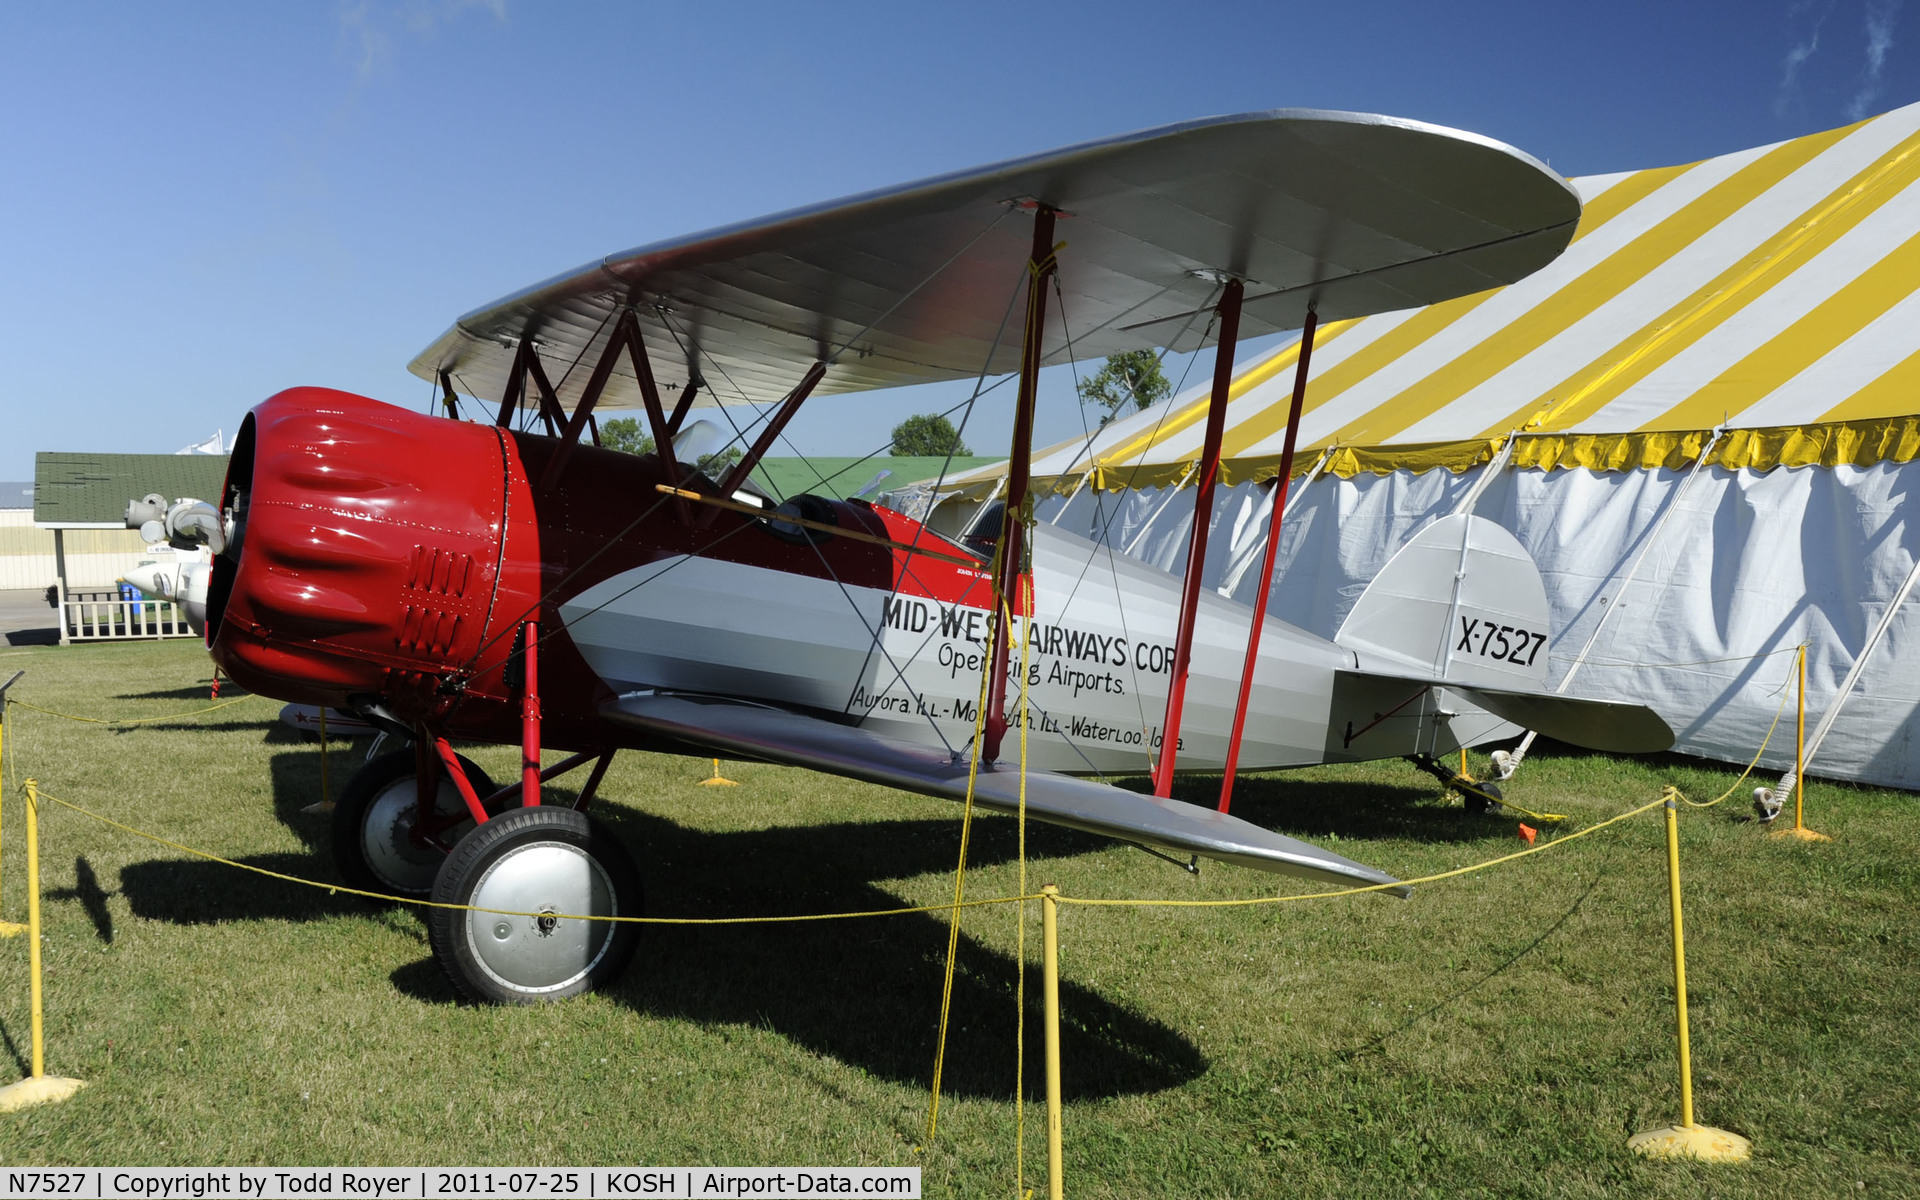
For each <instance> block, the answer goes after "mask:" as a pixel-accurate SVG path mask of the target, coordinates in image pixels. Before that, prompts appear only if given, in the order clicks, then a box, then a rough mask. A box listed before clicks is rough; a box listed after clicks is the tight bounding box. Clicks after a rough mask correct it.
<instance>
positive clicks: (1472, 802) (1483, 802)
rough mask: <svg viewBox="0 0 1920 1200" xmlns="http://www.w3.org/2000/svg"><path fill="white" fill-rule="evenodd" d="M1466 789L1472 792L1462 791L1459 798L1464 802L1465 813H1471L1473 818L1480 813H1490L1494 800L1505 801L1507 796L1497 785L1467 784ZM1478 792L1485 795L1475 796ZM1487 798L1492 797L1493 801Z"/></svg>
mask: <svg viewBox="0 0 1920 1200" xmlns="http://www.w3.org/2000/svg"><path fill="white" fill-rule="evenodd" d="M1467 787H1469V788H1472V789H1473V790H1472V791H1465V790H1463V791H1462V792H1461V793H1460V798H1461V799H1462V800H1464V801H1465V802H1466V805H1467V811H1468V812H1469V813H1472V814H1473V815H1474V816H1480V815H1481V814H1482V813H1489V812H1492V811H1493V801H1494V800H1504V799H1506V795H1507V794H1506V793H1505V792H1503V791H1501V790H1500V785H1499V784H1497V783H1471V784H1468V785H1467ZM1479 792H1485V793H1486V795H1484V796H1483V795H1478V794H1476V793H1479ZM1487 796H1491V797H1493V800H1489V799H1487Z"/></svg>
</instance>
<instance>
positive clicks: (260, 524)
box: [207, 388, 898, 750]
mask: <svg viewBox="0 0 1920 1200" xmlns="http://www.w3.org/2000/svg"><path fill="white" fill-rule="evenodd" d="M560 451H561V444H560V442H559V441H557V440H556V439H554V438H552V437H543V436H539V435H536V434H530V433H519V432H511V431H508V430H505V429H501V428H498V427H496V426H492V425H479V424H474V423H471V422H462V421H452V420H447V419H446V418H443V417H435V416H428V415H425V414H422V413H414V412H408V411H407V410H405V409H401V408H395V407H393V406H392V405H388V404H382V403H380V402H379V401H376V400H369V399H366V398H365V397H362V396H355V395H351V394H349V393H346V392H336V391H331V390H328V389H325V388H292V389H289V390H288V391H284V392H281V393H279V394H278V395H276V396H274V397H272V398H271V399H269V400H267V401H266V402H265V403H264V404H262V405H260V406H259V407H258V408H256V409H254V410H253V412H251V413H249V414H248V415H247V418H246V421H245V423H244V424H243V425H242V426H241V429H240V435H239V437H238V439H237V440H236V442H235V445H234V452H233V458H232V461H231V463H230V465H229V467H228V472H227V482H226V486H225V489H224V492H223V496H222V500H221V509H222V512H223V513H224V514H225V515H226V518H227V520H228V522H229V524H230V526H231V529H232V533H231V535H230V537H229V539H228V543H229V544H228V548H227V550H226V552H225V553H224V554H222V555H221V556H220V557H219V558H218V559H217V560H216V563H215V568H214V575H213V581H212V584H211V586H210V587H209V589H208V595H207V645H208V648H209V649H210V650H211V651H212V653H213V657H214V661H215V662H217V663H218V664H219V665H220V666H221V668H222V669H224V670H225V671H226V672H227V673H228V674H229V675H231V676H232V677H233V678H234V679H235V680H236V681H237V682H239V683H240V684H242V685H244V686H245V687H248V688H250V689H252V690H254V691H256V692H259V693H261V694H263V695H268V696H274V697H278V698H280V699H285V700H297V701H302V702H305V703H310V704H325V705H330V706H336V707H345V708H354V709H358V710H361V711H369V709H370V707H371V706H373V705H378V706H379V709H378V711H382V712H384V713H386V714H388V715H390V716H392V717H393V718H394V719H395V720H396V721H398V722H400V723H402V724H404V725H406V726H407V727H408V728H409V729H412V728H414V727H417V726H422V725H424V726H425V727H427V728H428V729H429V730H430V731H432V732H433V733H436V734H444V735H447V736H454V737H467V738H474V739H478V740H484V741H505V742H511V741H518V740H519V739H520V728H519V708H518V701H519V698H520V692H519V684H518V680H517V678H512V676H514V675H515V674H516V671H515V670H512V669H510V668H517V666H518V663H519V661H520V660H519V658H518V657H517V656H516V655H515V654H514V647H515V645H516V639H517V638H518V637H519V635H520V633H521V630H522V627H523V625H524V624H525V623H526V622H528V621H538V622H539V627H540V630H541V640H540V654H539V672H540V680H539V683H540V693H541V696H542V705H541V707H542V709H543V723H544V732H543V734H542V739H541V740H542V742H543V743H544V744H546V745H548V746H552V747H554V748H555V749H574V750H585V749H597V748H606V747H608V746H611V745H613V744H617V743H619V742H621V741H623V740H624V739H625V738H627V737H631V736H632V735H630V734H622V733H621V732H620V731H619V730H618V729H616V728H615V727H613V726H610V725H609V724H607V723H606V722H603V721H601V720H600V718H599V716H598V713H599V709H600V706H601V704H602V703H604V702H605V701H606V700H608V699H610V698H611V693H610V692H609V691H608V690H607V688H606V686H605V685H604V684H603V683H602V682H601V681H600V680H599V679H598V677H596V676H595V675H594V674H593V672H592V671H591V670H590V669H589V668H588V666H587V664H586V662H585V661H584V660H583V659H582V658H581V657H580V654H579V651H578V650H577V649H576V648H575V647H574V645H573V643H572V641H571V639H569V638H568V637H567V635H566V632H565V630H564V629H563V627H562V625H561V621H560V616H559V611H558V608H559V605H560V604H561V603H563V602H564V601H565V600H567V599H568V598H569V597H571V596H573V595H575V594H577V593H578V592H580V591H582V590H584V589H585V588H587V587H589V586H591V585H592V584H594V583H596V582H598V581H600V580H602V579H607V578H610V577H612V576H614V575H616V574H618V573H620V572H623V571H628V570H631V569H633V568H636V567H639V566H642V565H644V564H647V563H650V562H654V561H657V560H659V559H661V558H665V557H669V556H677V555H702V556H706V557H711V558H716V559H723V560H728V561H732V562H738V563H745V564H749V565H753V566H760V567H765V568H768V569H772V570H778V571H783V572H792V573H799V574H811V575H818V576H820V577H823V578H832V579H835V580H838V581H841V582H843V583H848V584H860V585H863V586H866V587H872V588H886V587H890V586H893V585H894V582H895V561H894V556H893V555H892V554H891V553H890V552H889V551H887V550H886V549H884V548H883V547H881V546H879V545H875V544H873V543H872V542H862V541H857V540H854V539H851V538H834V539H831V540H829V541H828V542H827V543H826V544H825V545H814V544H813V543H812V542H810V541H809V542H805V543H804V544H800V545H796V544H794V543H793V542H791V541H789V540H784V539H782V538H781V537H779V536H776V535H775V534H774V533H771V532H769V531H768V529H767V528H766V527H765V526H764V523H763V522H759V521H757V520H756V519H755V518H754V517H752V516H743V515H740V514H738V513H721V512H716V511H714V510H713V509H710V508H704V509H703V508H700V507H699V506H689V505H688V504H687V503H686V502H685V501H684V500H672V501H669V500H668V499H666V498H664V497H662V496H661V495H660V494H659V492H658V490H657V485H659V484H661V483H663V482H665V476H664V475H663V473H662V472H663V469H664V468H663V466H662V464H661V463H660V462H659V460H658V459H656V458H655V457H654V456H652V455H645V456H639V457H636V456H634V455H630V454H619V453H615V452H613V451H611V450H601V449H597V448H595V447H592V446H576V447H574V448H572V450H571V453H570V454H569V456H568V458H567V460H566V464H565V469H564V471H562V472H560V474H559V477H558V483H557V486H554V487H552V488H545V487H536V486H535V485H534V483H533V482H532V481H533V480H543V481H544V479H545V477H546V473H547V468H548V464H549V462H550V461H551V459H552V457H553V456H554V455H555V454H556V453H559V452H560ZM676 479H677V483H678V484H679V486H684V487H692V488H698V489H701V490H704V491H708V492H712V491H714V490H715V489H714V486H713V484H712V483H710V482H709V481H707V480H706V479H704V478H703V477H699V476H677V477H676ZM828 507H829V509H830V510H831V512H832V514H833V515H832V520H833V521H835V522H838V523H841V524H843V525H844V526H846V527H847V528H849V529H859V530H863V531H864V532H865V533H867V534H868V535H870V536H872V537H885V536H888V535H889V533H890V530H889V527H888V526H887V525H886V524H885V522H884V520H883V518H882V517H881V516H880V515H879V514H877V513H876V512H875V511H874V510H873V509H871V508H869V507H866V506H861V505H855V504H848V503H844V502H841V503H834V504H830V505H828ZM896 519H898V518H896ZM796 636H803V634H801V633H800V632H799V631H796Z"/></svg>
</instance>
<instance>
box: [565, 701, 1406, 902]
mask: <svg viewBox="0 0 1920 1200" xmlns="http://www.w3.org/2000/svg"><path fill="white" fill-rule="evenodd" d="M601 712H602V714H603V715H604V716H606V718H607V719H608V720H610V721H613V722H615V723H616V724H621V725H626V726H629V727H631V728H637V729H641V730H644V731H646V732H648V733H651V734H655V735H657V736H661V737H667V738H672V739H673V740H675V741H679V742H685V743H688V744H691V745H694V746H698V747H701V748H702V749H705V750H718V751H724V752H726V753H730V754H741V755H747V756H749V757H753V758H762V759H767V760H769V761H772V762H778V763H787V764H790V765H793V766H801V767H807V768H810V769H812V770H815V771H824V772H826V773H827V774H829V775H843V776H846V777H848V778H851V779H861V780H865V781H867V782H868V783H877V784H881V785H883V786H886V787H896V788H900V789H902V790H904V791H910V792H920V793H922V794H925V795H929V796H941V797H944V798H946V799H949V800H964V799H965V798H966V795H967V763H966V761H965V760H964V759H962V760H961V761H959V762H955V761H953V760H952V758H950V757H949V756H948V755H947V754H945V753H943V752H941V751H939V750H933V749H929V748H927V747H924V746H914V745H909V744H907V743H904V742H898V741H894V740H893V739H891V738H883V737H879V736H876V735H875V734H871V733H868V732H867V731H865V730H863V729H856V728H854V727H852V726H849V725H838V724H835V723H833V722H831V721H824V720H821V719H819V718H817V717H809V716H805V715H802V714H800V713H794V712H789V711H787V710H785V709H779V708H769V707H765V706H763V705H757V704H748V703H743V702H740V701H735V700H727V699H720V698H715V697H706V696H690V695H678V694H667V693H661V692H630V693H628V694H627V695H624V696H621V697H620V698H619V699H617V700H614V701H612V702H611V703H609V704H607V705H606V706H605V707H604V708H602V710H601ZM1026 783H1027V815H1028V816H1030V817H1032V818H1034V819H1035V820H1038V821H1046V822H1048V823H1049V824H1053V825H1065V826H1067V827H1069V828H1072V829H1082V830H1085V831H1087V832H1089V833H1097V834H1102V835H1104V836H1106V837H1113V838H1120V839H1122V840H1123V841H1129V842H1138V843H1141V844H1144V845H1148V846H1153V847H1158V848H1162V849H1166V850H1172V851H1177V852H1179V853H1182V854H1189V853H1190V854H1200V855H1204V856H1206V857H1207V858H1212V859H1218V860H1219V861H1221V862H1230V863H1235V864H1238V865H1240V866H1243V867H1253V868H1255V869H1257V870H1261V871H1271V872H1275V873H1278V874H1282V875H1295V876H1298V877H1300V878H1303V879H1310V880H1313V881H1315V882H1318V883H1329V884H1336V885H1349V886H1366V885H1372V884H1385V883H1394V882H1396V880H1395V879H1394V878H1393V876H1391V875H1386V874H1382V873H1381V872H1379V871H1376V870H1374V869H1373V868H1372V867H1368V866H1363V865H1361V864H1360V863H1357V862H1354V861H1352V860H1351V859H1346V858H1342V857H1341V856H1339V855H1338V854H1333V853H1330V852H1329V851H1326V850H1322V849H1321V848H1320V847H1318V846H1314V845H1310V844H1308V843H1306V842H1302V841H1297V840H1295V839H1293V838H1290V837H1284V836H1282V835H1280V834H1277V833H1273V832H1271V831H1269V830H1266V829H1262V828H1261V827H1260V826H1258V825H1254V824H1251V823H1249V822H1247V821H1242V820H1240V819H1239V818H1238V817H1231V816H1228V815H1226V814H1224V813H1219V812H1215V811H1214V810H1212V809H1210V808H1201V807H1200V806H1199V805H1195V804H1186V803H1183V802H1182V801H1179V800H1162V799H1159V798H1157V797H1153V796H1142V795H1139V794H1138V793H1135V792H1129V791H1126V790H1124V789H1121V788H1117V787H1113V786H1111V785H1109V784H1104V783H1098V782H1095V781H1093V780H1090V779H1075V778H1072V777H1070V776H1066V775H1054V774H1050V773H1047V772H1042V771H1033V772H1028V774H1027V777H1026ZM974 802H975V803H976V804H979V805H981V806H982V807H984V808H991V809H994V810H996V811H999V812H1006V813H1015V812H1018V811H1019V809H1020V770H1019V768H1018V767H1017V766H1008V765H1006V764H982V765H981V767H980V774H979V778H978V779H977V780H976V782H975V785H974ZM1392 890H1393V891H1394V892H1395V893H1396V894H1398V895H1401V896H1405V895H1406V894H1407V892H1408V890H1409V889H1407V888H1404V887H1402V888H1395V889H1392Z"/></svg>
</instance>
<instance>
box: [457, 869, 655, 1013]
mask: <svg viewBox="0 0 1920 1200" xmlns="http://www.w3.org/2000/svg"><path fill="white" fill-rule="evenodd" d="M467 903H468V904H471V905H473V906H474V907H476V908H491V909H499V910H503V911H505V912H512V913H533V914H535V915H533V916H503V915H501V913H499V912H471V913H468V914H466V916H467V920H466V929H467V943H468V946H469V947H470V948H471V949H472V951H473V957H474V960H475V961H476V962H478V963H479V964H480V969H481V970H483V971H485V972H486V973H487V974H488V975H490V976H492V977H493V979H494V980H495V982H497V983H499V984H500V985H501V986H503V987H508V988H512V989H513V990H515V991H519V992H525V993H529V994H540V993H545V992H553V991H558V990H559V989H561V988H564V987H566V986H568V985H569V984H572V983H577V982H578V981H579V980H580V979H581V978H583V977H584V976H585V975H586V974H587V972H589V971H591V970H593V967H594V964H596V963H598V962H599V961H600V958H601V956H602V955H604V954H605V953H606V952H607V945H608V943H609V942H610V941H611V940H612V934H613V926H612V925H610V924H608V923H606V922H604V921H581V920H569V919H567V915H566V914H579V915H586V916H596V917H612V916H618V915H620V914H619V906H618V904H616V903H615V901H614V896H613V882H612V880H610V879H609V878H608V877H607V873H606V872H605V871H604V870H602V869H601V867H600V864H599V863H597V862H595V861H594V860H593V858H592V856H590V855H589V854H587V853H586V852H585V851H584V850H581V849H580V848H579V847H577V846H571V845H567V844H565V843H563V842H530V843H528V844H527V845H525V846H516V847H515V848H513V849H512V850H510V851H508V852H507V853H506V854H504V855H502V856H501V857H500V858H499V859H497V860H496V861H495V862H494V863H493V864H492V865H491V866H489V867H488V868H487V870H486V872H485V873H484V874H483V875H481V876H480V878H479V879H478V880H477V881H475V883H474V886H473V890H472V892H471V893H469V894H468V896H467Z"/></svg>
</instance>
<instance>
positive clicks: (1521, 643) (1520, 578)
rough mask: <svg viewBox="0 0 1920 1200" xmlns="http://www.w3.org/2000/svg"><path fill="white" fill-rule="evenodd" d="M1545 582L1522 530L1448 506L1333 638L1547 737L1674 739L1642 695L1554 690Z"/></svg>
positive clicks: (1389, 673)
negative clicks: (1605, 696) (1622, 698)
mask: <svg viewBox="0 0 1920 1200" xmlns="http://www.w3.org/2000/svg"><path fill="white" fill-rule="evenodd" d="M1547 621H1548V609H1547V589H1546V585H1544V584H1543V583H1541V582H1540V570H1539V568H1537V567H1535V566H1534V565H1533V559H1532V557H1531V556H1529V555H1528V554H1527V551H1526V548H1525V547H1524V546H1522V545H1521V544H1520V542H1519V540H1518V539H1517V538H1515V537H1514V536H1513V535H1512V534H1511V533H1508V532H1507V531H1506V530H1504V529H1502V528H1500V526H1498V525H1495V524H1494V523H1493V522H1492V521H1489V520H1487V519H1485V518H1484V517H1475V516H1470V515H1465V514H1462V515H1456V516H1451V517H1442V518H1441V519H1440V520H1438V521H1435V522H1434V523H1433V524H1431V525H1429V526H1427V527H1426V528H1425V529H1423V530H1421V531H1420V532H1419V533H1418V534H1416V535H1415V536H1414V538H1413V540H1412V541H1410V542H1408V543H1407V544H1406V545H1404V546H1402V547H1401V548H1400V551H1399V553H1397V554H1395V555H1394V556H1393V557H1392V558H1390V559H1388V560H1387V565H1386V566H1385V567H1382V568H1381V570H1380V574H1378V575H1376V576H1375V577H1374V580H1373V582H1372V583H1371V584H1369V585H1368V586H1367V590H1366V591H1365V592H1363V593H1362V594H1361V596H1360V602H1359V603H1358V604H1355V605H1354V606H1353V611H1352V612H1350V613H1348V614H1347V619H1346V621H1345V623H1343V624H1342V625H1341V626H1340V632H1339V633H1337V634H1335V635H1334V639H1333V640H1334V641H1335V642H1337V643H1339V644H1340V645H1341V646H1342V647H1344V648H1345V649H1347V650H1351V651H1352V652H1353V654H1354V657H1355V658H1356V659H1357V660H1358V666H1359V668H1360V669H1359V672H1357V673H1349V672H1343V673H1342V674H1343V675H1347V674H1357V675H1359V676H1372V677H1375V678H1376V679H1378V678H1383V677H1384V678H1391V679H1395V680H1399V681H1402V682H1403V683H1416V684H1417V683H1428V684H1445V685H1446V687H1447V688H1448V689H1450V691H1451V694H1453V695H1455V696H1457V697H1458V698H1460V699H1462V700H1466V701H1469V702H1471V703H1473V704H1475V705H1477V706H1479V707H1480V708H1481V709H1483V710H1484V711H1486V712H1489V713H1492V714H1493V715H1494V716H1496V717H1499V718H1501V719H1503V720H1506V721H1510V722H1512V723H1514V724H1515V725H1518V726H1520V727H1522V728H1525V729H1534V730H1538V731H1539V732H1541V733H1544V734H1546V735H1547V736H1548V737H1552V738H1557V739H1559V740H1561V741H1565V742H1571V743H1573V744H1574V745H1577V746H1586V747H1589V748H1591V749H1595V750H1609V751H1614V752H1616V753H1625V754H1644V753H1650V752H1652V751H1656V750H1664V749H1666V748H1667V747H1668V746H1671V745H1672V744H1673V731H1672V729H1670V728H1669V727H1668V725H1667V723H1666V722H1665V721H1664V720H1662V719H1661V717H1660V716H1659V714H1657V713H1655V712H1654V711H1653V710H1652V709H1650V708H1647V707H1645V706H1644V705H1639V704H1623V703H1619V702H1617V701H1610V700H1588V699H1582V698H1580V697H1577V696H1562V695H1557V694H1549V693H1548V691H1547V635H1548V631H1549V626H1548V623H1547Z"/></svg>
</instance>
